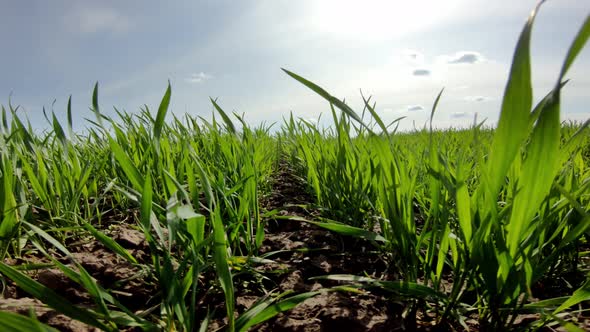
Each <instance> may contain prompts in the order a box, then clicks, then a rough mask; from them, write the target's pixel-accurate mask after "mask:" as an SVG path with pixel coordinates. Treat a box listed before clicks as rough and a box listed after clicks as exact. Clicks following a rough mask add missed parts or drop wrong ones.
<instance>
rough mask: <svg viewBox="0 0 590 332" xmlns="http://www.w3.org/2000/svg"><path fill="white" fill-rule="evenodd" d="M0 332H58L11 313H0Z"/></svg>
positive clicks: (35, 320)
mask: <svg viewBox="0 0 590 332" xmlns="http://www.w3.org/2000/svg"><path fill="white" fill-rule="evenodd" d="M0 331H3V332H24V331H31V332H58V331H57V330H56V329H54V328H52V327H50V326H47V325H45V324H42V323H41V322H39V321H38V320H37V319H33V318H29V317H25V316H22V315H19V314H14V313H11V312H3V311H0Z"/></svg>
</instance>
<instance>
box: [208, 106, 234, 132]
mask: <svg viewBox="0 0 590 332" xmlns="http://www.w3.org/2000/svg"><path fill="white" fill-rule="evenodd" d="M209 99H210V100H211V103H212V104H213V107H215V109H216V110H217V112H219V115H221V118H222V119H223V122H225V126H226V128H227V130H228V131H229V132H230V133H232V134H235V133H236V127H235V126H234V123H233V122H232V121H231V119H230V118H229V116H227V114H226V113H225V112H224V111H223V109H221V107H219V105H217V103H216V102H215V100H214V99H213V98H209Z"/></svg>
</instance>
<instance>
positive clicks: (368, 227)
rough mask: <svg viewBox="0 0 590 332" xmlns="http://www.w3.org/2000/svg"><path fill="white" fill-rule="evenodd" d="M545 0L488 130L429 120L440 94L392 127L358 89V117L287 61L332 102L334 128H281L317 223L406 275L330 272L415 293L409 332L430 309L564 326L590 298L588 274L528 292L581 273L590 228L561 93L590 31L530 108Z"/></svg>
mask: <svg viewBox="0 0 590 332" xmlns="http://www.w3.org/2000/svg"><path fill="white" fill-rule="evenodd" d="M539 7H540V5H539ZM539 7H537V9H536V10H535V11H534V12H533V13H532V14H531V16H530V17H529V19H528V21H527V23H526V25H525V27H524V29H523V31H522V33H521V35H520V38H519V40H518V44H517V46H516V50H515V53H514V58H513V62H512V68H511V70H510V75H509V79H508V83H507V85H506V90H505V93H504V98H503V102H502V109H501V113H500V118H499V121H498V125H497V128H496V129H495V130H493V131H492V130H490V129H488V128H485V127H484V123H483V122H482V123H476V124H474V125H473V127H472V129H471V130H458V131H455V130H444V131H435V130H433V129H432V121H433V117H435V116H436V108H437V104H438V102H439V100H440V99H441V98H444V96H443V91H441V93H440V94H439V95H438V96H437V98H436V100H435V102H434V105H433V107H432V112H431V116H430V126H429V128H425V129H423V130H420V131H415V132H413V133H411V134H404V133H396V127H395V126H396V124H397V123H398V122H399V121H400V120H401V119H396V120H395V121H393V122H391V123H389V124H387V123H385V122H384V120H383V119H382V118H381V117H380V116H379V114H378V113H377V112H376V104H375V103H373V102H372V101H371V98H370V97H369V98H366V97H365V96H364V95H362V93H361V96H362V98H363V102H364V109H363V111H362V113H360V115H359V113H357V112H355V111H354V110H352V109H351V108H350V107H349V106H348V105H347V104H346V103H344V102H343V101H341V100H339V99H338V98H336V97H334V96H332V95H331V94H329V93H328V92H327V91H326V90H324V89H323V88H321V87H319V86H318V85H316V84H314V83H313V82H311V81H309V80H307V79H305V78H303V77H301V76H299V75H297V74H295V73H293V72H290V71H287V70H285V72H286V73H287V74H288V75H290V76H291V77H293V78H294V79H295V80H297V81H299V82H300V83H302V84H303V85H305V86H306V87H308V88H309V89H311V90H312V91H314V92H315V93H317V94H318V95H319V96H321V97H323V98H324V99H326V100H327V101H329V103H330V105H331V106H332V115H333V121H334V126H333V127H330V128H327V129H326V128H320V127H318V126H316V125H315V124H313V123H309V122H305V121H303V122H296V121H294V120H292V119H291V120H290V121H288V122H287V125H286V126H285V127H284V129H283V133H282V135H283V136H285V137H287V138H289V140H290V143H291V144H290V145H289V146H290V147H291V148H292V150H291V152H290V154H291V158H292V160H294V162H299V163H301V164H302V165H303V167H302V168H303V171H302V172H303V175H304V176H306V178H307V179H308V182H309V185H310V188H311V190H312V191H313V193H314V194H315V196H316V197H317V202H318V204H319V205H320V206H321V207H324V208H325V217H326V219H325V220H323V221H322V222H314V224H316V225H319V226H321V227H324V228H327V229H330V230H333V231H335V232H338V233H341V234H343V235H348V236H354V237H358V238H364V239H369V240H371V241H373V243H374V245H375V246H376V247H377V248H379V249H380V250H381V251H382V252H383V253H384V254H385V255H387V257H388V259H389V263H390V266H391V268H394V269H397V271H399V274H400V279H399V280H374V279H371V278H367V277H363V276H351V275H330V276H323V277H321V278H327V279H332V280H339V281H349V282H356V283H360V284H362V285H364V286H365V287H378V288H383V289H386V290H389V291H391V292H393V293H394V294H397V295H398V296H402V297H404V298H406V299H407V301H408V302H409V305H408V308H407V311H406V316H405V318H406V320H407V326H411V327H414V328H415V325H412V324H415V322H416V314H417V312H418V310H422V311H428V312H430V313H431V314H432V315H434V316H435V317H436V321H437V323H438V324H441V325H447V324H456V323H459V324H462V325H463V326H464V327H465V328H466V329H467V328H468V327H467V325H466V324H465V320H466V319H468V318H469V317H473V316H476V317H477V318H478V321H479V325H480V328H481V329H482V330H489V331H500V330H506V329H509V328H510V327H511V326H513V324H514V322H515V321H516V320H517V318H518V317H519V315H520V314H525V313H531V312H533V313H538V314H540V319H539V320H537V321H534V322H531V323H530V325H529V326H527V327H528V328H539V327H541V326H544V325H545V324H548V323H549V322H552V323H555V322H559V323H562V324H564V325H567V326H568V328H571V329H572V330H575V328H574V327H573V325H571V324H570V323H566V322H565V320H564V319H563V315H562V313H563V311H564V310H565V309H568V308H571V307H573V306H576V305H578V304H579V303H581V302H582V301H586V300H588V299H589V296H590V279H588V276H587V275H586V276H584V277H582V278H583V279H585V280H586V282H584V283H582V284H579V283H578V284H577V285H576V288H577V289H575V290H571V291H572V292H573V295H572V296H571V297H570V296H562V297H557V298H545V299H542V300H539V299H536V298H534V294H533V292H532V289H533V288H534V287H535V285H538V284H539V283H542V282H543V281H544V280H547V279H551V278H558V277H559V276H561V275H562V274H563V273H565V272H570V271H577V272H579V273H581V274H582V275H583V273H584V271H580V270H578V269H579V265H578V262H579V253H578V251H579V246H580V244H582V243H584V244H587V243H588V239H589V238H590V208H589V206H590V168H589V165H588V163H589V159H588V147H589V144H590V135H588V131H589V130H588V124H589V122H588V121H587V122H586V123H584V124H579V123H578V124H576V123H564V124H561V123H560V98H561V89H562V88H564V85H565V84H566V83H567V82H566V81H564V76H565V75H566V73H567V72H568V69H569V68H570V66H571V64H572V63H573V61H574V59H575V58H576V56H577V55H578V54H579V52H580V50H581V49H582V47H583V45H584V43H585V42H586V40H587V39H588V37H589V36H590V18H587V19H586V21H585V22H584V25H583V26H582V28H581V30H580V31H579V33H578V35H577V36H576V37H575V39H574V41H573V43H572V45H571V48H570V49H569V51H568V53H567V56H566V59H565V60H564V64H563V67H562V69H561V72H560V73H559V75H558V77H557V80H556V82H555V86H554V88H553V90H552V91H550V92H549V93H548V94H547V95H546V96H545V98H543V99H542V100H541V101H540V102H539V103H538V104H537V105H535V106H534V107H533V105H532V100H533V98H532V87H531V69H530V39H531V30H532V27H533V22H534V19H535V16H536V12H537V11H538V9H539ZM336 109H339V110H340V111H341V112H337V111H336ZM425 127H426V126H425ZM586 273H587V271H586ZM449 280H450V281H451V287H447V288H446V289H445V287H444V286H445V285H444V284H443V282H448V281H449ZM567 292H568V293H569V292H570V290H567ZM536 296H537V297H538V296H540V295H539V294H536ZM581 308H582V307H579V308H578V309H579V310H588V308H587V306H586V307H583V309H581ZM575 310H576V309H575Z"/></svg>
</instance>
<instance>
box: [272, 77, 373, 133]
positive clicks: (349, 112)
mask: <svg viewBox="0 0 590 332" xmlns="http://www.w3.org/2000/svg"><path fill="white" fill-rule="evenodd" d="M281 69H282V70H283V71H284V72H285V73H287V75H289V76H291V77H292V78H294V79H295V80H296V81H299V83H301V84H303V85H305V86H306V87H308V88H309V89H311V90H312V91H313V92H315V93H317V94H318V95H320V96H322V97H323V98H324V99H326V100H327V101H329V102H330V104H332V105H334V106H336V107H338V108H339V109H340V110H341V111H342V112H344V113H345V114H346V115H348V116H350V117H351V118H353V119H354V120H356V121H357V122H358V123H359V124H360V125H361V126H363V127H365V128H366V129H367V130H368V131H369V132H370V133H373V131H372V130H371V128H369V127H368V126H367V125H366V124H365V123H364V122H363V120H362V119H361V118H360V117H359V116H358V114H357V113H356V112H355V111H353V110H352V108H350V106H348V105H346V103H344V102H342V101H341V100H339V99H338V98H336V97H334V96H332V95H330V94H329V93H328V92H327V91H326V90H324V89H323V88H321V87H320V86H319V85H317V84H315V83H313V82H311V81H308V80H307V79H305V78H303V77H301V76H299V75H297V74H295V73H293V72H291V71H288V70H287V69H284V68H281Z"/></svg>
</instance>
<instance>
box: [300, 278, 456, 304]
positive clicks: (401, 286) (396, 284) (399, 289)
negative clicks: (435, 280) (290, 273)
mask: <svg viewBox="0 0 590 332" xmlns="http://www.w3.org/2000/svg"><path fill="white" fill-rule="evenodd" d="M310 279H311V280H336V281H348V282H355V283H366V284H370V285H372V286H376V287H379V288H382V289H385V290H388V291H391V292H394V293H397V294H400V295H404V296H409V297H414V298H420V299H436V300H440V301H443V302H448V298H447V296H446V295H445V294H443V293H440V292H438V291H436V290H434V289H432V288H430V287H427V286H424V285H420V284H418V283H415V282H408V281H383V280H377V279H373V278H369V277H360V276H355V275H350V274H331V275H326V276H319V277H313V278H310Z"/></svg>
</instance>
